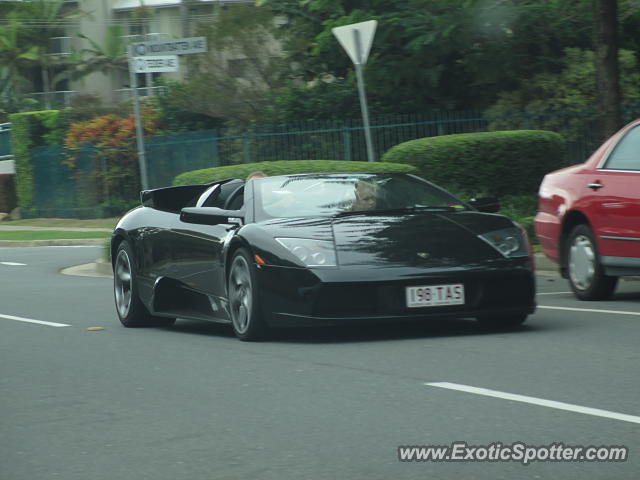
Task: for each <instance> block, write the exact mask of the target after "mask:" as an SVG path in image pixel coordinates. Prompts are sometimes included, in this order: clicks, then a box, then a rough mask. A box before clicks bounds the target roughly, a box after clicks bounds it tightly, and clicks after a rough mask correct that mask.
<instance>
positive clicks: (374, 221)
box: [333, 212, 512, 268]
mask: <svg viewBox="0 0 640 480" xmlns="http://www.w3.org/2000/svg"><path fill="white" fill-rule="evenodd" d="M510 226H512V223H511V222H510V221H509V220H507V219H506V218H504V217H501V216H497V215H486V214H479V213H475V212H469V213H466V212H460V213H417V214H416V213H412V214H404V215H394V216H376V217H371V216H367V217H362V216H352V217H343V218H336V219H334V221H333V232H334V237H335V243H336V249H337V253H338V262H339V264H340V265H341V266H349V265H369V266H374V265H379V266H383V265H384V266H391V265H397V266H411V267H424V268H438V267H440V268H452V267H458V266H469V265H473V264H481V263H485V262H486V261H487V260H493V259H498V258H502V255H501V254H500V253H499V252H498V251H497V250H496V249H495V248H493V247H491V246H490V245H488V244H487V243H486V242H485V241H483V240H481V239H480V238H478V234H479V233H485V232H488V231H491V230H498V229H500V228H505V227H510Z"/></svg>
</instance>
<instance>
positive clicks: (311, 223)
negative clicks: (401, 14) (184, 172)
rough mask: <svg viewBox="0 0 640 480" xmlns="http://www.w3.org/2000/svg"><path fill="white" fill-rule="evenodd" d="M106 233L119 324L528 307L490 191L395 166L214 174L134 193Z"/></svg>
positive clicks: (524, 267) (299, 320) (363, 317)
mask: <svg viewBox="0 0 640 480" xmlns="http://www.w3.org/2000/svg"><path fill="white" fill-rule="evenodd" d="M141 200H142V205H141V206H139V207H137V208H135V209H134V210H132V211H130V212H129V213H127V214H126V215H125V216H124V217H123V218H122V219H121V220H120V222H119V223H118V225H117V226H116V228H115V230H114V232H113V237H112V241H111V250H112V259H113V270H114V293H115V303H116V310H117V313H118V316H119V318H120V320H121V322H122V323H123V325H125V326H127V327H138V326H145V325H158V324H160V325H168V324H172V323H173V322H174V321H175V319H176V318H178V317H179V318H189V319H202V320H210V321H216V322H222V323H229V324H231V326H232V327H233V330H234V332H235V334H236V335H237V336H238V337H239V338H240V339H241V340H255V339H259V338H260V337H262V336H263V335H264V334H265V333H266V332H267V330H268V328H269V327H273V326H287V325H289V326H294V325H305V324H316V325H328V324H350V323H356V322H371V321H380V320H384V321H392V322H393V321H399V320H404V319H414V318H426V317H444V316H451V317H475V318H477V319H478V320H479V321H480V322H482V323H484V324H487V325H490V326H509V325H518V324H520V323H522V322H523V321H524V320H525V319H526V318H527V316H528V315H529V314H530V313H532V312H533V311H534V309H535V300H534V297H535V283H534V275H533V260H532V254H531V249H530V246H529V242H528V239H527V235H526V233H525V231H524V230H523V229H522V228H521V227H519V226H518V225H517V224H515V223H513V222H512V221H511V220H509V219H508V218H506V217H504V216H502V215H498V214H496V213H494V212H495V211H496V210H497V208H499V207H498V206H497V204H496V203H495V201H494V200H493V199H484V201H483V200H478V201H476V202H475V203H474V202H469V203H466V202H463V201H461V200H459V199H458V198H456V197H454V196H453V195H451V194H450V193H448V192H446V191H445V190H443V189H441V188H439V187H437V186H436V185H434V184H432V183H429V182H427V181H425V180H423V179H421V178H418V177H415V176H412V175H405V174H373V173H367V174H365V173H362V174H360V173H357V174H356V173H354V174H351V173H349V174H303V175H286V176H276V177H267V178H259V179H254V180H250V181H247V182H245V181H243V180H238V179H228V180H223V181H218V182H214V183H210V184H206V185H187V186H176V187H167V188H161V189H157V190H148V191H144V192H142V193H141Z"/></svg>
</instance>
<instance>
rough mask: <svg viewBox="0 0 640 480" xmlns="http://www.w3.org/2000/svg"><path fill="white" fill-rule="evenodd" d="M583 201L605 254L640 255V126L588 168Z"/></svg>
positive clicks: (584, 177) (582, 177)
mask: <svg viewBox="0 0 640 480" xmlns="http://www.w3.org/2000/svg"><path fill="white" fill-rule="evenodd" d="M580 178H581V179H582V180H583V181H584V183H585V185H584V186H583V187H582V188H584V190H583V192H584V196H583V197H582V200H581V203H583V205H584V208H585V211H586V212H587V215H588V216H589V217H590V220H591V222H592V226H593V229H594V233H595V235H596V238H597V240H596V241H597V242H598V247H599V250H600V254H601V255H602V256H613V257H640V125H637V126H634V127H632V128H630V129H629V130H628V131H627V132H625V134H624V135H623V136H622V137H621V138H620V140H619V141H618V142H617V143H616V144H615V145H614V146H613V148H611V149H610V150H609V152H608V153H607V154H605V155H604V157H603V159H602V160H601V161H599V162H598V165H596V168H595V169H593V170H591V171H589V170H587V171H585V172H584V174H583V175H580Z"/></svg>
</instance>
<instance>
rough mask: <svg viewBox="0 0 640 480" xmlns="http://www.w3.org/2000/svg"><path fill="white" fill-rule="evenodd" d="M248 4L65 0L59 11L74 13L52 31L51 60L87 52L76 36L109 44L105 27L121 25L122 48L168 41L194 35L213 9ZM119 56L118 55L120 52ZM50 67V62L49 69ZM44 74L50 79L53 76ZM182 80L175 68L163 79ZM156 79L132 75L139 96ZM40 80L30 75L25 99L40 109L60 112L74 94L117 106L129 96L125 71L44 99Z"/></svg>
mask: <svg viewBox="0 0 640 480" xmlns="http://www.w3.org/2000/svg"><path fill="white" fill-rule="evenodd" d="M253 3H254V0H182V1H181V0H65V1H64V7H65V8H67V9H74V10H77V11H79V12H80V14H79V15H74V16H73V17H69V18H66V19H65V20H64V21H60V22H59V23H58V24H57V25H58V26H59V28H57V30H58V31H59V34H57V35H56V36H53V37H51V39H50V52H49V53H50V55H51V56H52V57H56V56H57V57H60V56H70V55H71V53H72V51H74V50H75V51H81V50H82V49H85V48H91V42H89V41H88V40H86V39H83V38H81V37H80V36H79V34H82V35H84V36H86V37H88V38H89V39H91V40H92V41H93V42H95V43H96V44H98V45H105V44H106V42H107V41H108V40H109V39H108V36H109V33H108V32H109V27H110V26H111V25H121V26H122V31H123V34H124V39H125V40H126V42H127V43H135V42H141V41H154V40H171V39H175V38H184V37H190V36H193V35H194V30H195V26H196V25H197V24H198V22H208V21H212V19H213V18H214V15H215V7H216V6H222V7H228V8H232V7H233V6H235V5H240V4H253ZM123 53H124V52H123ZM54 63H55V62H52V64H54ZM55 68H58V69H59V68H60V67H51V69H52V71H51V72H48V74H49V76H50V77H51V78H53V75H55V73H56V71H55ZM184 74H185V69H184V68H181V69H180V71H178V72H176V73H170V74H164V75H168V76H169V77H170V78H173V79H176V80H180V79H182V78H183V76H184ZM156 75H158V74H138V78H137V81H138V86H139V87H140V88H141V90H140V91H139V93H140V94H141V95H149V94H153V89H152V88H147V87H152V85H153V80H154V76H156ZM39 77H41V75H40V74H36V73H35V72H34V79H35V82H34V85H35V89H36V91H34V92H32V93H31V96H32V97H33V98H35V99H38V100H39V101H40V103H42V105H43V106H51V107H60V106H64V105H68V104H69V102H70V100H71V98H72V97H73V96H74V95H77V94H93V95H97V96H99V97H101V98H102V99H103V101H105V102H117V101H121V100H124V99H126V98H129V97H130V95H131V89H130V77H129V73H128V72H127V71H118V70H111V71H108V72H106V73H103V72H100V71H97V72H94V73H91V74H89V75H87V76H85V77H82V78H80V79H78V80H63V81H60V82H57V83H56V84H55V85H54V88H53V91H51V92H50V93H49V94H48V95H46V97H47V98H46V103H48V104H49V105H45V94H44V91H45V90H46V89H45V88H44V86H43V81H42V80H41V79H40V78H39Z"/></svg>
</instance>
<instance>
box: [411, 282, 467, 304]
mask: <svg viewBox="0 0 640 480" xmlns="http://www.w3.org/2000/svg"><path fill="white" fill-rule="evenodd" d="M406 295H407V307H408V308H420V307H445V306H449V305H464V285H463V284H462V283H451V284H448V285H420V286H417V287H407V288H406Z"/></svg>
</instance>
